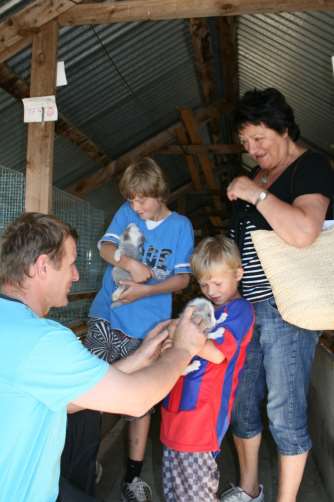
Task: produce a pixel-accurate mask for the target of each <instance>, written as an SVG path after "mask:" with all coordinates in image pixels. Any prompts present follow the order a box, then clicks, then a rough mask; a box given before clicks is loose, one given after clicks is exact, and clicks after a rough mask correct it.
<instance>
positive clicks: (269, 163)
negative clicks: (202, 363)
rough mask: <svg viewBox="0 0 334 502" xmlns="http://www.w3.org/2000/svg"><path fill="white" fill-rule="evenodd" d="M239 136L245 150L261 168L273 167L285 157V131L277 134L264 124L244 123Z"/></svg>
mask: <svg viewBox="0 0 334 502" xmlns="http://www.w3.org/2000/svg"><path fill="white" fill-rule="evenodd" d="M239 137H240V141H241V143H242V145H243V146H244V148H245V150H246V151H247V152H248V153H249V155H251V157H253V159H254V160H255V161H256V162H257V164H258V165H259V166H260V167H261V168H262V169H274V168H275V167H278V166H279V165H280V164H281V163H284V161H285V159H286V158H287V155H288V146H289V136H288V133H287V132H284V133H283V134H279V133H278V132H276V131H275V130H274V129H270V128H269V127H267V126H266V125H264V124H260V125H254V124H246V125H245V126H244V127H243V128H242V129H240V131H239Z"/></svg>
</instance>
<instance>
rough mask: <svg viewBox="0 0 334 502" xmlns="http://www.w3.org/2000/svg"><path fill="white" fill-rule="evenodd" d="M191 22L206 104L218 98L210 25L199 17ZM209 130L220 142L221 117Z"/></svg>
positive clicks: (195, 56)
mask: <svg viewBox="0 0 334 502" xmlns="http://www.w3.org/2000/svg"><path fill="white" fill-rule="evenodd" d="M189 23H190V32H191V41H192V46H193V53H194V62H195V68H196V71H197V75H198V80H199V84H200V87H201V91H202V96H203V101H204V103H205V104H209V103H212V102H213V101H214V100H215V99H217V98H218V91H217V89H218V86H217V85H216V82H215V78H214V70H213V64H212V62H213V54H212V45H211V35H210V31H209V26H208V22H207V20H206V19H203V18H198V17H197V18H192V19H190V21H189ZM209 132H210V137H211V140H212V141H213V142H214V143H218V141H219V138H220V117H217V118H216V119H215V120H213V121H212V122H211V123H210V125H209Z"/></svg>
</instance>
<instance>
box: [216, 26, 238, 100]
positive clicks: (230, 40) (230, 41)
mask: <svg viewBox="0 0 334 502" xmlns="http://www.w3.org/2000/svg"><path fill="white" fill-rule="evenodd" d="M236 29H237V19H236V18H235V17H228V18H227V17H221V18H219V19H218V32H219V50H220V59H221V67H222V76H223V82H224V97H225V98H226V100H227V101H229V102H231V103H235V102H236V101H237V99H238V96H239V78H238V60H237V54H238V50H237V40H236Z"/></svg>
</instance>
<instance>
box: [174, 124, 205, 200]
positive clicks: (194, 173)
mask: <svg viewBox="0 0 334 502" xmlns="http://www.w3.org/2000/svg"><path fill="white" fill-rule="evenodd" d="M175 135H176V139H177V140H178V142H179V143H180V144H181V145H185V144H186V143H188V138H187V134H186V132H185V130H184V129H183V127H178V128H177V129H176V131H175ZM185 159H186V163H187V167H188V171H189V174H190V177H191V181H192V183H193V185H194V188H195V190H202V183H201V178H200V175H199V172H198V167H197V165H196V162H195V159H194V157H193V156H192V155H185Z"/></svg>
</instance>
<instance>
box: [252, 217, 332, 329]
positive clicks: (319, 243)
mask: <svg viewBox="0 0 334 502" xmlns="http://www.w3.org/2000/svg"><path fill="white" fill-rule="evenodd" d="M251 235H252V239H253V243H254V246H255V249H256V252H257V254H258V256H259V259H260V261H261V265H262V267H263V270H264V272H265V274H266V276H267V278H268V280H269V282H270V284H271V286H272V290H273V294H274V298H275V301H276V304H277V308H278V310H279V312H280V314H281V316H282V317H283V319H284V320H285V321H287V322H289V323H291V324H295V325H296V326H299V327H301V328H305V329H311V330H330V329H334V227H331V228H330V229H328V230H323V231H322V232H321V234H320V235H319V237H318V238H317V239H316V241H315V242H314V243H313V244H311V245H310V246H308V247H306V248H301V249H300V248H296V247H293V246H290V245H289V244H287V243H286V242H284V241H283V240H282V239H280V238H279V237H278V236H277V235H276V234H275V232H273V231H270V230H256V231H254V232H251Z"/></svg>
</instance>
